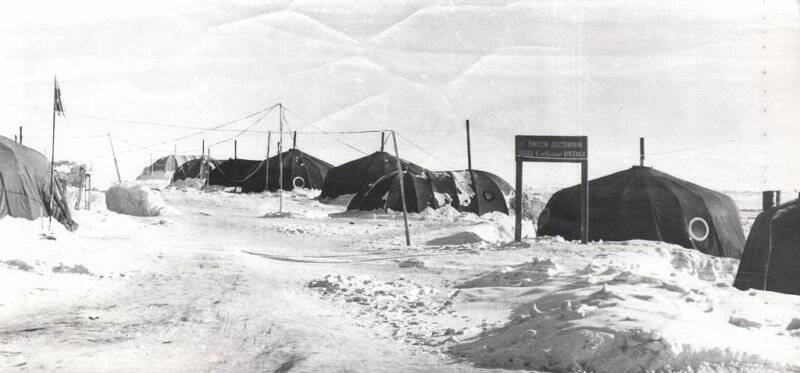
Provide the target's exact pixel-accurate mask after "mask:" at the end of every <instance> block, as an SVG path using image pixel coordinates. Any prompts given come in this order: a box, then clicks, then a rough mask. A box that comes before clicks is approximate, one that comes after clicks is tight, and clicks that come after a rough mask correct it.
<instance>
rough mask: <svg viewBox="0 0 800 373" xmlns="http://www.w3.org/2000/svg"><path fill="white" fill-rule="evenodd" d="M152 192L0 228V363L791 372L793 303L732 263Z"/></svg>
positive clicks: (192, 192) (444, 219)
mask: <svg viewBox="0 0 800 373" xmlns="http://www.w3.org/2000/svg"><path fill="white" fill-rule="evenodd" d="M159 187H160V188H162V189H163V190H162V192H161V193H162V194H163V198H164V200H165V201H166V203H167V204H168V206H169V207H170V208H171V210H174V212H172V213H170V214H168V215H164V216H156V217H135V216H127V215H120V214H117V213H114V212H110V211H108V210H107V209H106V208H105V202H104V200H103V198H102V195H98V196H96V199H95V200H93V204H92V210H90V211H85V210H79V211H76V212H75V219H76V221H77V222H78V223H79V224H80V228H79V229H78V231H77V232H75V233H68V232H66V231H65V230H63V229H61V228H60V226H58V225H56V224H55V223H54V225H53V237H52V238H55V239H48V237H46V236H41V233H44V232H46V231H47V221H46V220H42V221H34V222H31V221H27V220H21V219H11V218H5V219H2V220H0V234H2V236H3V237H4V241H3V242H4V244H3V245H2V247H3V249H2V250H0V280H2V281H3V282H4V283H5V284H6V286H3V287H2V288H0V367H2V369H0V370H4V371H7V370H23V371H24V370H33V371H52V370H63V371H82V372H85V371H90V372H92V371H98V372H99V371H103V372H105V371H159V372H161V371H280V372H286V371H290V370H291V371H295V370H296V371H363V372H371V371H481V370H487V371H495V370H503V369H512V370H517V369H527V370H538V371H581V370H583V371H597V372H620V371H631V372H636V371H647V370H656V371H670V370H674V371H695V372H696V371H709V372H711V371H714V372H719V371H775V372H779V371H800V366H798V362H800V320H798V321H793V320H794V319H795V318H800V297H797V296H790V295H783V294H776V293H770V292H762V291H748V292H742V291H738V290H736V289H734V288H732V287H731V283H732V282H733V276H734V275H735V272H736V267H737V265H738V262H737V261H736V260H732V259H723V258H715V257H710V256H706V255H703V254H700V253H698V252H694V251H691V250H687V249H683V248H680V247H677V246H673V245H668V244H663V243H655V242H647V241H631V242H607V243H593V244H590V245H586V246H583V245H579V244H576V243H571V242H565V241H563V240H560V239H558V238H535V237H534V233H533V226H532V225H531V224H530V223H526V226H525V227H524V233H525V236H526V238H525V240H524V242H522V243H521V244H514V243H510V242H509V241H511V238H512V235H513V219H512V218H511V217H508V216H505V215H500V214H490V215H487V216H484V217H477V216H474V215H469V214H461V213H458V212H456V211H454V210H448V209H441V210H439V211H432V210H429V211H425V212H423V213H421V214H411V215H410V225H411V242H412V245H411V246H408V247H407V246H405V242H404V241H405V239H404V235H403V226H402V218H401V215H400V214H396V213H382V212H369V213H365V212H359V213H343V210H344V207H343V206H342V205H341V204H338V203H325V204H323V203H320V202H319V201H317V200H315V199H314V197H316V195H317V194H316V193H315V192H292V193H284V199H283V211H284V212H285V213H284V214H277V213H276V212H277V211H278V206H279V198H278V193H262V194H250V195H245V194H235V193H229V192H226V191H222V190H217V191H198V190H196V189H193V188H191V187H186V186H182V187H178V188H163V187H162V186H159ZM747 195H748V196H749V195H750V194H747ZM737 201H738V199H737ZM756 209H757V207H756V208H752V209H750V208H748V209H743V210H744V211H743V216H742V218H743V220H745V221H748V219H750V218H749V215H747V214H750V213H751V214H753V217H754V214H755V213H756V212H757V211H756ZM747 210H752V211H750V212H748V211H747Z"/></svg>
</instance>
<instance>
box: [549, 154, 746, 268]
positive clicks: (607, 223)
mask: <svg viewBox="0 0 800 373" xmlns="http://www.w3.org/2000/svg"><path fill="white" fill-rule="evenodd" d="M580 191H581V187H580V185H576V186H572V187H569V188H566V189H562V190H560V191H558V192H556V193H555V194H554V195H553V196H552V197H551V198H550V200H549V201H548V202H547V205H546V207H545V209H544V210H543V211H542V212H541V214H540V215H539V219H538V224H537V225H538V230H537V235H539V236H562V237H564V238H565V239H568V240H576V239H579V238H580V229H581V224H580V218H581V214H580ZM589 239H590V240H592V241H597V240H605V241H625V240H633V239H642V240H653V241H663V242H668V243H673V244H677V245H680V246H683V247H686V248H693V249H696V250H699V251H701V252H703V253H705V254H710V255H715V256H721V257H729V258H739V257H740V256H741V254H742V249H743V247H744V233H743V231H742V226H741V222H740V220H739V212H738V210H737V208H736V204H734V202H733V200H732V199H731V198H730V197H728V196H726V195H724V194H722V193H719V192H715V191H713V190H710V189H706V188H704V187H701V186H699V185H696V184H692V183H690V182H688V181H685V180H681V179H679V178H676V177H674V176H671V175H668V174H666V173H663V172H660V171H658V170H655V169H652V168H650V167H642V166H635V167H632V168H630V169H628V170H624V171H620V172H617V173H614V174H611V175H607V176H604V177H601V178H598V179H594V180H590V181H589Z"/></svg>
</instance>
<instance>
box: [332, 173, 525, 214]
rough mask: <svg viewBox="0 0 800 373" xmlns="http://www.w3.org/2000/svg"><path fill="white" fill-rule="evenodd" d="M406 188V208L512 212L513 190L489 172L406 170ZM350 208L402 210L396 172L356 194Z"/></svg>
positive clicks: (408, 209)
mask: <svg viewBox="0 0 800 373" xmlns="http://www.w3.org/2000/svg"><path fill="white" fill-rule="evenodd" d="M403 180H404V182H403V187H404V189H405V194H406V209H407V211H409V212H421V211H423V210H425V209H426V208H428V207H430V208H434V209H437V208H440V207H444V206H448V205H449V206H452V207H453V208H455V209H456V210H458V211H461V212H472V213H475V214H478V215H482V214H485V213H488V212H493V211H499V212H502V213H505V214H508V212H509V201H510V200H511V199H513V198H514V191H513V189H512V188H511V185H509V184H508V183H507V182H505V181H504V180H503V179H502V178H500V177H499V176H497V175H494V174H492V173H489V172H486V171H478V170H473V171H424V172H423V174H422V175H416V174H412V173H410V172H405V173H404V175H403ZM347 209H348V210H362V211H372V210H375V209H391V210H394V211H401V210H402V209H403V204H402V195H401V194H400V182H399V178H398V177H397V172H396V171H395V172H393V173H391V174H388V175H385V176H383V177H381V178H380V179H378V181H376V182H375V183H374V184H372V185H371V186H369V187H366V188H364V189H363V190H362V191H361V192H359V193H358V194H356V195H355V196H354V197H353V199H352V200H350V203H349V204H348V205H347Z"/></svg>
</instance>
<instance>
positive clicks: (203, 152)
mask: <svg viewBox="0 0 800 373" xmlns="http://www.w3.org/2000/svg"><path fill="white" fill-rule="evenodd" d="M200 149H201V150H202V153H200V155H206V139H203V142H202V145H200Z"/></svg>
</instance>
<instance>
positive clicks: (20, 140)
mask: <svg viewBox="0 0 800 373" xmlns="http://www.w3.org/2000/svg"><path fill="white" fill-rule="evenodd" d="M19 144H20V145H22V126H19Z"/></svg>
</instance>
